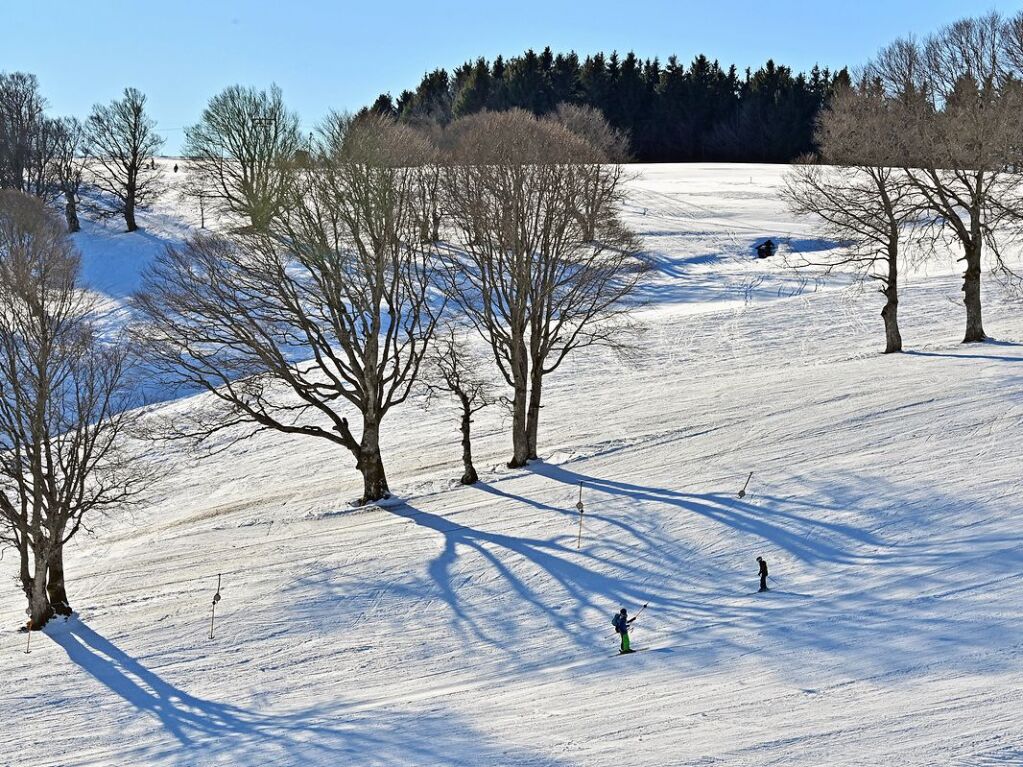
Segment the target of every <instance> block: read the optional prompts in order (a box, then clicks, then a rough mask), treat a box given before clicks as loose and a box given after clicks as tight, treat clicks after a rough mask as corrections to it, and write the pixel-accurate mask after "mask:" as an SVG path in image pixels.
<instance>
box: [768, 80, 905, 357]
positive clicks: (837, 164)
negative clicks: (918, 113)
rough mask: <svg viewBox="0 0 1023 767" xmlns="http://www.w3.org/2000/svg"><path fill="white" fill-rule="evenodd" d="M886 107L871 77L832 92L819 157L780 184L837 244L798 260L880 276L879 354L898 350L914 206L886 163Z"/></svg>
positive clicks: (899, 174)
mask: <svg viewBox="0 0 1023 767" xmlns="http://www.w3.org/2000/svg"><path fill="white" fill-rule="evenodd" d="M890 112H891V110H890V108H889V104H888V103H887V100H886V99H885V97H884V92H883V90H882V89H881V88H880V86H878V85H875V84H872V83H870V82H861V83H860V84H859V85H858V86H856V87H854V88H849V89H846V90H843V91H839V92H838V93H836V95H835V97H834V98H833V100H832V102H831V106H830V108H829V109H828V110H827V111H826V112H824V114H823V115H822V116H821V119H820V122H819V124H818V128H817V135H816V140H817V144H818V146H819V147H820V155H821V156H820V161H817V160H814V159H812V158H811V159H807V160H804V161H803V162H802V163H800V164H797V165H794V166H793V167H792V169H791V170H790V171H789V172H788V173H787V174H786V178H785V190H784V194H785V197H786V199H787V201H788V204H789V207H790V209H791V210H792V211H793V212H795V213H797V214H799V215H805V216H812V217H814V219H815V220H816V221H817V222H818V226H819V229H820V231H821V233H822V234H823V235H824V236H825V237H828V238H830V239H834V240H837V241H839V242H840V243H842V244H843V247H842V248H839V249H835V250H832V251H825V253H826V259H825V260H823V261H821V260H817V259H814V258H805V259H804V260H803V261H802V262H801V263H799V264H797V265H798V266H825V267H827V268H828V269H834V268H843V267H851V268H853V269H854V270H856V271H857V272H858V273H859V274H860V276H861V277H863V278H867V279H871V280H876V281H877V282H878V283H880V285H881V288H880V290H881V293H882V294H883V295H884V297H885V305H884V308H883V309H882V310H881V317H882V318H883V319H884V328H885V354H890V353H892V352H901V351H902V334H901V333H900V331H899V320H898V309H899V262H900V259H901V258H902V252H901V248H900V245H901V244H902V242H903V240H904V239H905V238H906V228H907V227H911V225H912V223H913V222H914V220H915V216H916V215H917V211H918V207H917V205H916V202H915V194H914V188H913V185H912V184H911V183H910V182H909V180H908V179H907V177H906V174H905V173H904V172H903V171H901V170H900V169H898V168H892V167H891V166H890V165H889V164H888V163H890V162H891V153H892V151H893V143H894V136H893V134H892V131H893V130H894V129H895V125H894V121H893V120H892V118H891V115H890ZM822 163H827V164H822Z"/></svg>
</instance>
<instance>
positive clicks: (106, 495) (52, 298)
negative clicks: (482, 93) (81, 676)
mask: <svg viewBox="0 0 1023 767" xmlns="http://www.w3.org/2000/svg"><path fill="white" fill-rule="evenodd" d="M79 273H80V264H79V257H78V254H77V252H76V251H75V250H74V248H73V246H72V244H71V242H70V240H69V239H68V236H67V233H66V232H65V231H64V227H63V226H62V224H61V222H60V221H59V220H58V219H57V218H56V217H55V216H54V215H53V214H52V213H50V212H49V211H48V210H46V209H45V207H44V206H43V203H42V202H40V201H38V200H34V199H32V198H30V197H28V196H26V195H24V194H21V193H18V192H2V193H0V543H3V544H5V545H11V546H14V547H15V548H16V549H17V551H18V553H19V556H20V570H19V576H20V580H21V585H22V588H23V590H24V592H25V596H26V597H27V598H28V602H29V615H30V618H31V621H32V623H31V627H32V628H35V629H38V628H42V626H43V625H45V624H46V622H47V621H48V620H49V618H50V617H51V616H52V615H53V613H54V611H56V612H58V613H60V614H70V612H71V607H70V605H69V604H68V599H67V592H66V588H65V584H64V561H63V550H64V545H65V544H66V543H67V542H68V541H69V540H71V539H72V538H73V537H74V536H75V535H76V534H77V533H78V532H79V531H80V530H82V529H83V525H84V523H85V520H86V519H87V517H89V516H90V515H92V514H94V513H97V512H100V511H104V510H111V509H113V508H116V507H118V506H122V505H124V504H126V503H130V502H131V501H132V500H133V499H134V498H136V497H137V495H138V493H139V492H140V491H141V490H142V488H143V487H144V484H145V481H146V478H147V472H146V471H144V470H142V469H141V468H140V464H139V463H138V462H137V461H136V459H134V458H132V456H131V455H130V453H129V452H128V451H126V450H124V448H123V438H124V437H125V432H126V429H127V428H128V426H129V424H131V422H132V421H133V419H134V418H135V415H134V414H133V413H132V412H131V411H129V410H128V406H130V405H132V404H133V402H134V400H133V396H132V391H131V389H130V386H129V383H128V368H129V359H128V357H127V353H126V352H125V351H124V347H123V346H122V345H105V344H103V343H101V341H100V340H99V338H98V337H97V334H96V329H95V323H94V318H93V307H92V306H91V304H90V300H89V298H88V297H87V295H86V293H85V292H84V291H82V290H81V289H80V288H79V286H78V278H79Z"/></svg>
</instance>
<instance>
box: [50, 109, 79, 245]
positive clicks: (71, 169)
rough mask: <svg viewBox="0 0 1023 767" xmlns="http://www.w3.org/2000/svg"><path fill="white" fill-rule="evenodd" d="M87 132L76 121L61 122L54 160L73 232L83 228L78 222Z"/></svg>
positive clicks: (65, 211) (65, 212)
mask: <svg viewBox="0 0 1023 767" xmlns="http://www.w3.org/2000/svg"><path fill="white" fill-rule="evenodd" d="M86 154H87V147H86V144H85V129H84V128H83V127H82V124H81V123H80V122H79V121H78V120H77V119H76V118H74V117H65V118H64V119H62V120H60V121H59V122H58V133H57V151H56V155H55V157H54V160H53V162H54V176H55V178H56V182H57V187H58V189H59V190H60V193H61V195H62V196H63V197H64V218H65V220H66V221H67V229H68V231H69V232H77V231H79V230H80V229H81V228H82V227H81V224H80V223H79V221H78V199H79V192H80V190H81V188H82V178H83V176H84V172H85V156H86Z"/></svg>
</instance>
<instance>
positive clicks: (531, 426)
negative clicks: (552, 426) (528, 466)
mask: <svg viewBox="0 0 1023 767" xmlns="http://www.w3.org/2000/svg"><path fill="white" fill-rule="evenodd" d="M540 369H541V368H540V365H535V366H534V367H533V374H532V376H531V378H532V380H531V381H530V386H529V411H528V413H527V414H526V450H527V453H528V455H529V459H530V460H536V459H537V458H538V457H539V456H537V454H536V442H537V434H538V433H539V430H540V407H541V405H540V397H541V395H542V393H543V374H542V373H540V372H539V371H540Z"/></svg>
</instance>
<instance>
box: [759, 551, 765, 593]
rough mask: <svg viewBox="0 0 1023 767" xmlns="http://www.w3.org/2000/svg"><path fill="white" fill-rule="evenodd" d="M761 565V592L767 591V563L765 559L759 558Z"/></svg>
mask: <svg viewBox="0 0 1023 767" xmlns="http://www.w3.org/2000/svg"><path fill="white" fill-rule="evenodd" d="M757 562H759V563H760V590H761V591H767V561H766V560H765V559H764V558H763V557H757Z"/></svg>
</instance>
